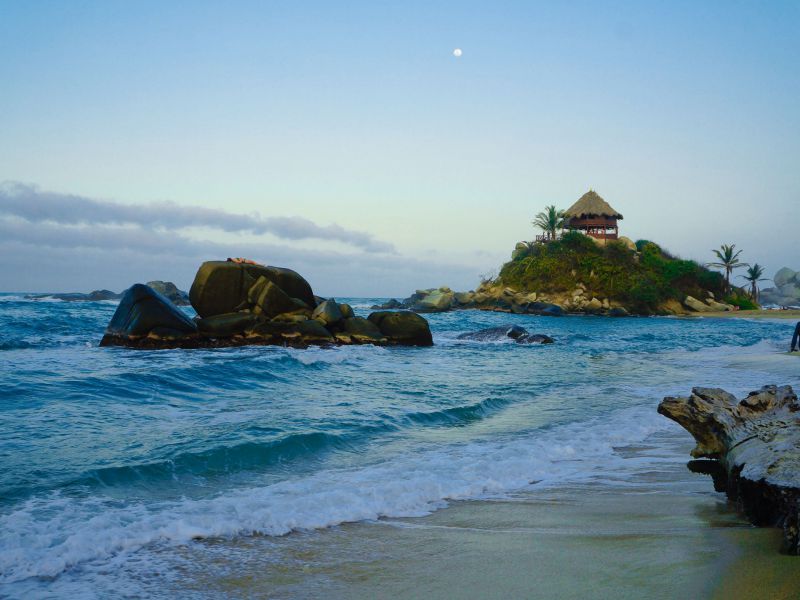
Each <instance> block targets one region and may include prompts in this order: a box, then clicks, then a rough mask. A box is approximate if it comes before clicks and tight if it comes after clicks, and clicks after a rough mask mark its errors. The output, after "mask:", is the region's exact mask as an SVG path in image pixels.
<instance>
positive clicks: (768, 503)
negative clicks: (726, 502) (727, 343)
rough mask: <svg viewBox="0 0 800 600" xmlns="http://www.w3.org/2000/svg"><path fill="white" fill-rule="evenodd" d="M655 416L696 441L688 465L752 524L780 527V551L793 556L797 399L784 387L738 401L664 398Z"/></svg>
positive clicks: (709, 392)
mask: <svg viewBox="0 0 800 600" xmlns="http://www.w3.org/2000/svg"><path fill="white" fill-rule="evenodd" d="M658 412H659V413H660V414H662V415H664V416H666V417H668V418H670V419H672V420H673V421H675V422H677V423H678V424H680V425H681V426H682V427H684V428H685V429H686V430H687V431H688V432H689V433H691V434H692V436H693V437H694V438H695V440H696V441H697V446H696V447H695V448H694V450H692V452H691V454H692V456H693V457H694V458H695V459H710V460H702V461H693V462H692V463H690V468H692V469H693V470H696V471H700V472H706V473H709V474H711V475H713V476H714V485H715V488H716V489H717V490H718V491H725V492H726V493H727V494H728V496H729V497H730V498H731V499H732V500H734V501H736V502H737V503H738V504H739V505H740V506H741V507H742V509H743V510H744V512H745V514H747V516H748V517H749V519H750V520H751V521H752V522H753V523H754V524H755V525H761V526H777V527H782V528H783V540H784V547H783V550H784V551H785V552H787V553H789V554H800V529H799V528H800V402H798V399H797V395H796V394H795V393H794V391H793V390H792V388H791V387H790V386H788V385H787V386H781V387H778V386H774V385H769V386H764V387H763V388H761V389H760V390H759V391H757V392H751V393H750V394H749V395H748V396H747V397H746V398H744V399H742V400H737V399H736V398H735V397H734V396H733V395H732V394H729V393H728V392H726V391H724V390H721V389H718V388H694V389H693V390H692V394H691V395H690V396H688V397H681V398H673V397H667V398H664V400H663V401H662V402H661V403H660V404H659V405H658Z"/></svg>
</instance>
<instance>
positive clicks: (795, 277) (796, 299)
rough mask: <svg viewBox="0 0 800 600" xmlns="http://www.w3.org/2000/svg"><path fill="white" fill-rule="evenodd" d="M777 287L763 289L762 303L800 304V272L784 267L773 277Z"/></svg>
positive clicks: (778, 304)
mask: <svg viewBox="0 0 800 600" xmlns="http://www.w3.org/2000/svg"><path fill="white" fill-rule="evenodd" d="M773 281H774V282H775V287H770V288H765V289H763V290H761V294H760V300H761V303H762V304H775V305H777V306H800V272H797V271H793V270H792V269H790V268H789V267H783V268H782V269H779V270H778V272H777V273H775V277H773Z"/></svg>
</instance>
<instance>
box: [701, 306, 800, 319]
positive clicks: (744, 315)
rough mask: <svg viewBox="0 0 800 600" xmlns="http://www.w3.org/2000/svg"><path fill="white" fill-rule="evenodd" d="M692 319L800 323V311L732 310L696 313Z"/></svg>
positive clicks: (796, 309) (792, 309) (795, 309)
mask: <svg viewBox="0 0 800 600" xmlns="http://www.w3.org/2000/svg"><path fill="white" fill-rule="evenodd" d="M687 316H692V317H714V318H720V319H789V320H796V321H800V309H798V308H789V309H785V310H767V309H758V310H732V311H725V312H723V311H719V312H717V311H715V312H704V313H694V314H691V315H687Z"/></svg>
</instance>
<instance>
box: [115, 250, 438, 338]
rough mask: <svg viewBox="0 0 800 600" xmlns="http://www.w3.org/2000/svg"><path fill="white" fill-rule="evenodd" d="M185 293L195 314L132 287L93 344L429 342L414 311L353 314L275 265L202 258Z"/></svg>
mask: <svg viewBox="0 0 800 600" xmlns="http://www.w3.org/2000/svg"><path fill="white" fill-rule="evenodd" d="M157 283H161V282H157ZM156 287H159V286H156ZM166 289H167V291H168V292H169V291H174V290H171V288H169V287H167V288H166ZM189 299H190V301H191V305H192V306H193V307H194V309H195V310H196V311H197V315H198V316H197V317H196V318H195V319H191V318H189V316H188V315H187V314H186V313H185V312H183V311H182V310H181V309H179V308H178V307H177V306H176V305H175V303H174V302H173V301H172V300H171V299H170V298H169V297H167V296H166V295H164V294H163V293H161V292H159V291H158V289H155V288H154V287H152V286H149V285H143V284H136V285H134V286H132V287H131V288H130V289H128V290H127V291H126V292H125V293H124V295H123V297H122V300H121V301H120V304H119V306H118V307H117V311H116V312H115V313H114V316H113V317H112V319H111V322H110V323H109V325H108V328H107V330H106V332H105V335H104V336H103V339H102V341H101V342H100V345H101V346H126V347H132V348H149V349H158V348H175V347H181V348H204V347H224V346H242V345H250V344H260V345H267V344H274V345H286V346H295V347H306V346H309V345H328V344H376V345H384V346H385V345H404V346H430V345H432V344H433V338H432V336H431V331H430V328H429V326H428V322H427V321H426V320H425V319H424V318H422V317H421V316H419V315H417V314H415V313H413V312H409V311H402V312H388V311H387V312H375V313H372V314H371V315H369V317H368V318H363V317H357V316H355V314H354V313H353V309H352V307H350V306H349V305H347V304H340V303H338V302H336V300H334V299H332V298H329V299H327V300H324V299H321V298H318V297H317V296H315V295H314V293H313V291H312V290H311V286H310V285H309V283H308V282H307V281H306V280H305V279H304V278H303V277H302V276H301V275H300V274H299V273H297V272H295V271H292V270H291V269H284V268H281V267H270V266H264V265H257V264H253V263H247V262H241V261H233V260H228V261H210V262H206V263H203V264H202V265H201V266H200V268H199V270H198V271H197V275H196V276H195V279H194V283H193V284H192V287H191V290H190V292H189Z"/></svg>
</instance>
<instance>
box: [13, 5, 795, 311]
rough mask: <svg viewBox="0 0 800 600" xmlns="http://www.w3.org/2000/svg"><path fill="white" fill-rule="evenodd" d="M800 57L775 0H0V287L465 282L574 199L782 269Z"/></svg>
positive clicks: (706, 255)
mask: <svg viewBox="0 0 800 600" xmlns="http://www.w3.org/2000/svg"><path fill="white" fill-rule="evenodd" d="M455 48H461V49H462V50H463V54H462V56H460V57H455V56H454V55H453V50H454V49H455ZM798 65H800V2H796V1H793V2H778V1H775V2H769V3H759V2H735V1H726V2H696V1H693V2H669V3H664V2H645V1H639V2H547V3H537V2H500V1H492V2H469V1H459V2H438V3H431V2H413V1H411V2H381V1H374V0H373V1H370V2H339V3H332V2H319V3H316V2H201V1H195V2H179V1H171V2H148V1H143V2H135V3H133V2H118V1H114V0H106V1H102V2H88V1H80V0H73V1H70V2H67V1H63V2H57V1H38V0H32V1H30V2H21V1H16V0H14V1H11V0H0V291H29V292H36V291H88V290H91V289H97V288H108V289H112V290H121V289H124V288H126V287H128V286H129V285H131V284H132V283H135V282H137V281H148V280H152V279H165V280H171V281H174V282H176V283H177V284H178V285H179V287H183V288H184V289H186V288H188V286H189V285H190V284H191V281H192V278H193V276H194V273H195V271H196V269H197V266H198V265H199V264H200V262H202V261H203V260H212V259H224V258H227V257H229V256H244V257H248V258H252V259H255V260H257V261H259V262H264V263H267V264H273V265H278V266H285V267H290V268H293V269H295V270H297V271H299V272H300V273H302V274H303V275H304V276H305V277H306V278H307V279H308V280H309V282H310V283H311V285H312V286H313V288H314V290H315V292H316V293H318V294H320V295H340V296H406V295H408V294H410V293H411V292H413V291H414V290H415V289H418V288H428V287H433V286H440V285H449V286H450V287H453V288H454V289H463V290H466V289H472V288H474V287H475V286H476V285H477V283H478V281H479V276H480V275H484V274H491V273H493V272H496V271H497V270H498V268H499V267H500V265H501V264H502V263H503V262H504V261H506V260H508V259H509V257H510V253H511V251H512V250H513V248H514V245H515V243H516V242H518V241H521V240H529V239H533V237H534V236H535V235H536V233H537V232H536V231H535V230H534V228H533V227H532V225H531V221H532V219H533V218H534V216H535V214H536V213H537V212H539V211H540V210H542V209H543V208H544V207H545V206H546V205H550V204H554V205H556V206H558V207H559V208H567V207H568V206H570V205H571V204H572V203H573V202H575V201H576V200H577V199H578V198H579V197H580V196H581V195H582V194H583V193H584V192H586V191H587V190H589V189H590V188H591V189H594V190H596V191H597V192H598V193H600V194H601V195H602V196H603V197H604V198H605V199H606V200H607V201H608V202H609V203H610V204H611V205H612V206H613V207H614V208H616V209H617V210H618V211H619V212H621V213H622V214H623V215H624V220H623V221H622V222H621V223H620V233H621V234H622V235H626V236H628V237H631V238H632V239H634V240H636V239H651V240H654V241H657V242H658V243H659V244H661V245H662V246H663V247H665V248H667V249H669V250H670V251H671V252H672V253H674V254H677V255H679V256H682V257H684V258H692V259H695V260H698V261H700V262H709V261H712V260H713V259H714V257H713V255H712V253H711V249H712V248H718V247H719V246H720V244H723V243H734V244H736V246H737V249H742V250H743V253H742V256H741V258H742V259H743V260H745V261H747V262H751V263H752V262H758V263H759V264H762V265H765V266H766V272H767V274H768V276H771V275H772V274H773V273H774V272H775V271H776V270H777V269H779V268H780V267H783V266H790V267H792V268H793V269H795V270H800V245H799V242H800V236H799V235H798V234H799V232H800V218H799V217H798V210H800V78H798V72H799V71H798ZM739 281H740V282H741V283H743V281H741V280H739Z"/></svg>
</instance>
